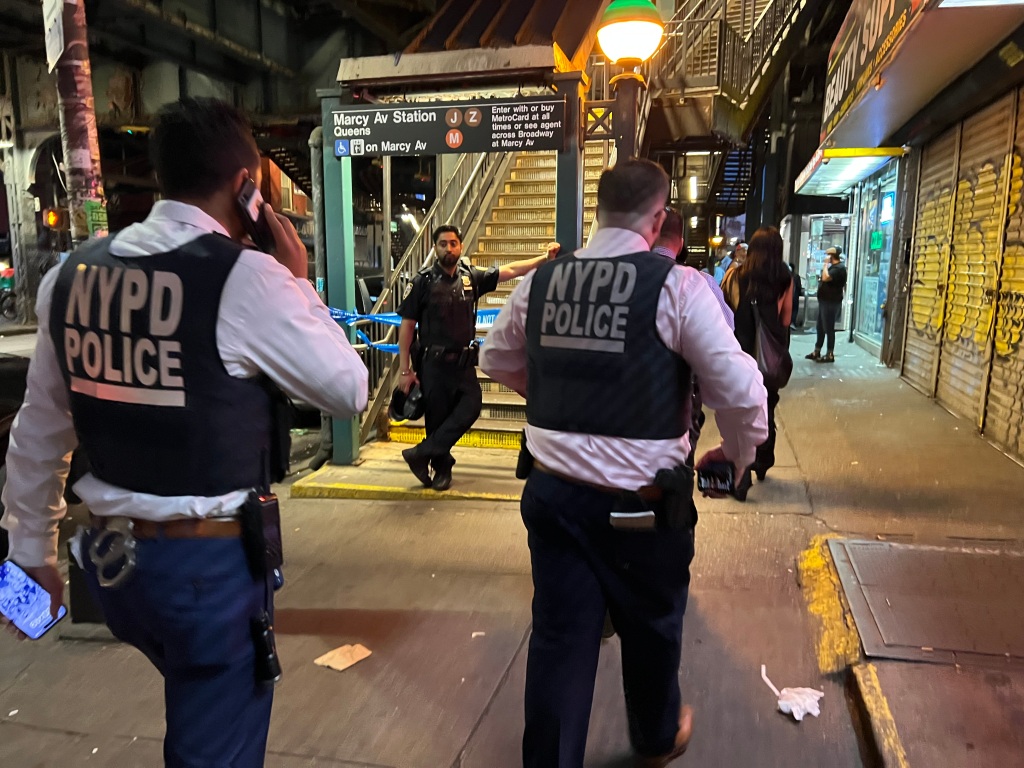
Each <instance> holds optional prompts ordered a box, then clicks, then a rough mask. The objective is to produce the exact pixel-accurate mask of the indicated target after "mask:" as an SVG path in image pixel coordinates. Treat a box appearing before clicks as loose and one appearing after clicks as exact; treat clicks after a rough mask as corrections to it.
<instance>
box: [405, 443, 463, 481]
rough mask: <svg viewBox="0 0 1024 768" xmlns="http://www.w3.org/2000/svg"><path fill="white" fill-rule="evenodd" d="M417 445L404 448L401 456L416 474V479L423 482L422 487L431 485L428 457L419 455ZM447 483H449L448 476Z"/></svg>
mask: <svg viewBox="0 0 1024 768" xmlns="http://www.w3.org/2000/svg"><path fill="white" fill-rule="evenodd" d="M418 448H419V446H417V447H416V448H406V449H405V450H404V451H402V458H403V459H405V463H406V464H408V465H409V469H411V470H412V473H413V474H414V475H416V479H417V480H419V481H420V482H421V483H423V487H424V488H429V487H430V485H431V482H432V481H431V478H430V459H428V458H426V457H425V456H421V455H420V454H419V452H418V450H417V449H418ZM448 483H449V484H451V479H450V476H449V480H448Z"/></svg>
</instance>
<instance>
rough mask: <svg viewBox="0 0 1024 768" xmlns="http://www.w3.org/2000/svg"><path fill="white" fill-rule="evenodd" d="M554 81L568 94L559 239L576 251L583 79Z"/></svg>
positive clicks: (567, 76)
mask: <svg viewBox="0 0 1024 768" xmlns="http://www.w3.org/2000/svg"><path fill="white" fill-rule="evenodd" d="M554 80H555V84H556V86H557V88H558V92H559V93H563V94H565V143H564V144H563V145H562V149H561V151H560V152H559V153H558V165H557V168H556V170H555V239H556V240H557V241H558V242H559V243H560V244H561V245H562V247H563V248H565V249H566V250H573V251H575V250H576V249H578V248H580V247H582V245H583V146H584V139H583V130H584V126H583V99H582V93H581V91H582V88H583V77H582V74H581V73H579V72H566V73H564V74H558V75H555V77H554Z"/></svg>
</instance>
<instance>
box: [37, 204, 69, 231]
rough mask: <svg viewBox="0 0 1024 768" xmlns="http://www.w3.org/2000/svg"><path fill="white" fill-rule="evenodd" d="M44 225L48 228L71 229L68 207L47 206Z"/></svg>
mask: <svg viewBox="0 0 1024 768" xmlns="http://www.w3.org/2000/svg"><path fill="white" fill-rule="evenodd" d="M43 226H44V227H46V228H47V229H55V230H57V231H59V232H64V231H67V230H68V229H69V222H68V209H67V208H45V209H43Z"/></svg>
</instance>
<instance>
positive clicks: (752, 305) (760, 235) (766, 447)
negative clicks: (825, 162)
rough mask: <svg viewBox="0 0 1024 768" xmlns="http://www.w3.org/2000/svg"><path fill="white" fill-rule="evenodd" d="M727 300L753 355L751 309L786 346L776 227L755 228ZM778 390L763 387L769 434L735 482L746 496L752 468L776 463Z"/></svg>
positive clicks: (788, 286)
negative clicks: (749, 464)
mask: <svg viewBox="0 0 1024 768" xmlns="http://www.w3.org/2000/svg"><path fill="white" fill-rule="evenodd" d="M737 270H738V271H737V273H736V278H735V279H734V280H733V281H732V282H731V285H730V286H729V287H730V290H729V292H728V293H727V294H726V300H727V301H728V302H729V305H730V306H731V307H732V308H733V312H735V315H736V318H735V319H736V340H737V341H739V343H740V347H742V348H743V351H744V352H746V353H747V354H748V355H750V356H751V357H754V356H755V349H756V344H757V325H756V323H755V319H754V313H755V312H757V313H758V314H759V315H760V317H761V323H762V324H763V325H764V327H765V330H766V331H767V332H769V333H770V334H771V335H772V336H773V337H774V338H775V339H777V340H778V341H780V342H781V344H782V346H783V347H785V348H786V349H788V348H789V322H790V318H791V316H792V313H793V275H792V273H791V272H790V271H789V267H787V266H786V263H785V261H783V258H782V236H781V235H780V234H779V230H777V229H776V228H775V227H762V228H761V229H759V230H757V232H755V233H754V236H753V237H752V238H751V240H750V245H749V247H748V249H747V258H746V260H745V261H744V262H743V264H742V266H740V267H737ZM778 404H779V390H777V389H769V390H768V439H767V440H766V441H765V442H764V443H762V444H761V445H759V446H758V447H757V458H756V459H755V460H754V463H753V464H752V465H751V466H750V467H748V468H747V471H746V472H744V473H743V477H742V478H740V480H739V482H738V483H737V484H736V498H738V499H739V500H740V501H745V500H746V497H747V490H748V489H749V488H750V486H751V483H752V480H751V472H753V474H756V475H757V479H758V480H764V479H765V476H766V475H767V474H768V470H769V469H771V468H772V467H773V466H774V465H775V406H777V405H778Z"/></svg>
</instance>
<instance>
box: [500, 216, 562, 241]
mask: <svg viewBox="0 0 1024 768" xmlns="http://www.w3.org/2000/svg"><path fill="white" fill-rule="evenodd" d="M482 236H483V237H546V238H548V239H550V238H552V237H554V236H555V222H554V220H552V221H551V222H536V223H529V224H514V223H512V224H508V223H500V224H499V223H493V224H485V225H484V233H483V235H482Z"/></svg>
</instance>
